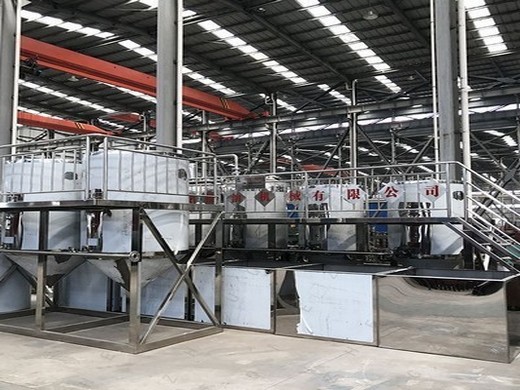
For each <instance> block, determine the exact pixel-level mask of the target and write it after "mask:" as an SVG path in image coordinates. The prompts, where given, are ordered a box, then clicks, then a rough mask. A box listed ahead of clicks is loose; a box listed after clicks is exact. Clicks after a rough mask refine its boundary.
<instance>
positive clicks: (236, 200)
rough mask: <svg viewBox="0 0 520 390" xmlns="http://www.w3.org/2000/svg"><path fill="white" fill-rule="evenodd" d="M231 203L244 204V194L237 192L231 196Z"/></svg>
mask: <svg viewBox="0 0 520 390" xmlns="http://www.w3.org/2000/svg"><path fill="white" fill-rule="evenodd" d="M229 201H230V202H231V203H240V202H242V194H241V193H240V192H235V193H233V194H231V195H230V196H229Z"/></svg>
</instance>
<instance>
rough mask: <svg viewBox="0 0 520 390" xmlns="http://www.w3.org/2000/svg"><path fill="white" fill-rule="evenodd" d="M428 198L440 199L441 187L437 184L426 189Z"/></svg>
mask: <svg viewBox="0 0 520 390" xmlns="http://www.w3.org/2000/svg"><path fill="white" fill-rule="evenodd" d="M425 190H426V196H434V197H435V198H438V197H439V194H440V191H439V186H438V185H437V184H435V185H433V186H429V187H425Z"/></svg>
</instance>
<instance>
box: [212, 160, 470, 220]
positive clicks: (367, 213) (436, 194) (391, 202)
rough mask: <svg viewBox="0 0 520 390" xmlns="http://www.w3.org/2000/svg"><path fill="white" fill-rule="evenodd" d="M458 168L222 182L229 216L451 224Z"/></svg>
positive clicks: (459, 211)
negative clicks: (440, 220) (447, 220)
mask: <svg viewBox="0 0 520 390" xmlns="http://www.w3.org/2000/svg"><path fill="white" fill-rule="evenodd" d="M461 169H462V168H461V165H460V164H459V163H453V162H447V163H439V164H433V163H431V164H412V165H407V166H400V165H388V166H374V167H358V168H356V169H355V170H354V169H349V168H345V169H327V170H321V171H320V170H317V171H302V172H283V173H276V175H273V174H260V175H241V176H238V177H237V176H228V177H224V178H222V186H221V187H220V189H221V196H222V198H223V199H224V203H225V205H226V212H227V214H228V216H234V217H239V216H247V217H251V218H255V216H256V217H260V218H286V219H291V218H312V217H323V218H357V217H359V218H377V217H393V218H401V219H406V218H420V217H424V218H451V217H462V216H463V215H464V208H465V206H466V205H467V198H466V197H465V195H464V190H465V187H464V183H463V182H462V176H463V175H461V173H460V172H461Z"/></svg>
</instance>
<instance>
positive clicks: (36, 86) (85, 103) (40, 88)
mask: <svg viewBox="0 0 520 390" xmlns="http://www.w3.org/2000/svg"><path fill="white" fill-rule="evenodd" d="M18 83H19V84H20V85H23V86H24V87H26V88H29V89H33V90H36V91H38V92H41V93H46V94H49V95H54V96H56V97H59V98H62V99H66V100H69V101H71V102H74V103H77V104H81V105H82V106H85V107H89V108H93V109H95V110H98V111H104V112H106V113H109V114H111V113H114V112H115V111H114V110H112V109H111V108H107V107H104V106H102V105H100V104H96V103H91V102H89V101H86V100H82V99H79V98H77V97H75V96H69V95H67V94H65V93H63V92H60V91H56V90H54V89H51V88H48V87H45V86H42V85H39V84H36V83H32V82H26V81H25V80H19V81H18Z"/></svg>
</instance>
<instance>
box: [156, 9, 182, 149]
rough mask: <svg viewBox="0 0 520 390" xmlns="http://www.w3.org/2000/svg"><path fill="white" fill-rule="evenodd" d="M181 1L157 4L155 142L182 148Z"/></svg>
mask: <svg viewBox="0 0 520 390" xmlns="http://www.w3.org/2000/svg"><path fill="white" fill-rule="evenodd" d="M182 3H183V1H182V0H169V1H158V10H157V114H156V116H157V143H159V144H164V145H172V146H177V147H182V43H183V37H182V32H183V29H182V8H183V4H182Z"/></svg>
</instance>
